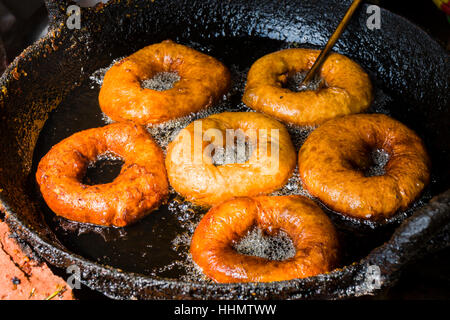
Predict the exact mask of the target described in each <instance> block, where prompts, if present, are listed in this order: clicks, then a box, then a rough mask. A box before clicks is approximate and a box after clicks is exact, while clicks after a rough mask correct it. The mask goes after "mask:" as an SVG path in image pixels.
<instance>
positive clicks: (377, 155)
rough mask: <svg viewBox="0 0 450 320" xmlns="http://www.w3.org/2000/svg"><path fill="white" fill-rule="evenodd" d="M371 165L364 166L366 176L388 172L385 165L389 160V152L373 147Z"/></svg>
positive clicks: (370, 158)
mask: <svg viewBox="0 0 450 320" xmlns="http://www.w3.org/2000/svg"><path fill="white" fill-rule="evenodd" d="M369 161H370V165H369V166H368V167H366V168H364V170H363V172H364V176H366V177H375V176H382V175H384V174H385V173H386V171H385V166H386V164H387V163H388V162H389V153H388V152H387V151H386V150H384V149H373V150H371V151H370V157H369Z"/></svg>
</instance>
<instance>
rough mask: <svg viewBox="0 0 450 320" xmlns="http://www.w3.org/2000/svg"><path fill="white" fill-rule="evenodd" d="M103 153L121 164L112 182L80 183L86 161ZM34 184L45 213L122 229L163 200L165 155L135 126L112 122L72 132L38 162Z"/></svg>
mask: <svg viewBox="0 0 450 320" xmlns="http://www.w3.org/2000/svg"><path fill="white" fill-rule="evenodd" d="M107 152H110V153H113V154H115V155H117V156H120V157H121V158H122V159H123V161H124V164H123V166H122V169H121V171H120V174H119V175H118V176H117V177H116V179H114V181H113V182H111V183H106V184H98V185H92V186H89V185H85V184H83V183H82V182H81V179H82V178H83V176H84V174H85V172H86V169H87V166H88V164H89V162H92V161H95V160H96V159H97V157H98V156H99V155H102V154H105V153H107ZM36 179H37V182H38V184H39V186H40V189H41V193H42V195H43V197H44V199H45V201H46V202H47V204H48V206H49V207H50V209H52V210H53V212H54V213H56V214H57V215H60V216H63V217H65V218H67V219H70V220H74V221H78V222H85V223H93V224H97V225H104V226H110V225H114V226H118V227H122V226H125V225H128V224H131V223H133V222H135V221H137V220H139V219H141V218H142V217H144V216H145V215H147V214H148V213H149V212H150V211H152V210H154V209H156V208H157V207H158V206H159V205H160V203H161V202H162V200H163V199H165V198H166V196H167V195H168V188H169V186H168V181H167V174H166V170H165V167H164V155H163V153H162V151H161V149H160V148H159V146H158V145H156V143H155V142H154V141H153V140H152V138H151V137H150V136H149V135H148V134H147V132H146V131H145V130H144V129H143V128H141V127H140V126H137V125H133V124H130V123H115V124H111V125H108V126H105V127H102V128H94V129H89V130H85V131H81V132H78V133H75V134H74V135H72V136H70V137H69V138H67V139H64V140H63V141H61V142H59V143H58V144H56V145H55V146H53V148H52V149H51V150H50V151H49V152H48V153H47V154H46V155H45V156H44V157H43V158H42V159H41V161H40V163H39V166H38V169H37V172H36Z"/></svg>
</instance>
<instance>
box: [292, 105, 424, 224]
mask: <svg viewBox="0 0 450 320" xmlns="http://www.w3.org/2000/svg"><path fill="white" fill-rule="evenodd" d="M376 149H384V150H385V151H386V152H387V153H388V154H389V156H390V158H389V161H388V162H387V164H386V165H385V167H384V171H385V174H384V175H381V176H370V177H366V176H365V175H364V172H363V170H364V169H365V168H368V167H369V166H370V165H371V162H372V160H371V156H370V154H371V151H373V150H376ZM299 171H300V176H301V179H302V181H303V183H304V185H305V187H306V189H307V190H308V191H309V192H310V193H311V194H312V195H313V196H315V197H318V198H319V199H320V200H321V201H322V202H324V203H325V204H326V205H327V206H329V207H330V208H331V209H333V210H336V211H338V212H341V213H343V214H345V215H348V216H351V217H355V218H362V219H371V220H379V219H382V218H389V217H391V216H392V215H393V214H394V213H395V212H396V211H397V210H399V209H401V210H403V209H406V208H407V207H408V205H409V204H410V203H411V202H412V201H414V200H415V199H416V198H417V197H418V196H419V194H420V193H421V191H422V189H423V188H424V187H425V185H427V184H428V182H429V179H430V160H429V158H428V155H427V152H426V150H425V147H424V145H423V143H422V141H421V139H420V138H419V137H418V136H417V135H416V134H415V133H414V132H413V131H412V130H410V129H408V128H407V127H406V126H405V125H403V124H402V123H400V122H398V121H396V120H394V119H392V118H390V117H388V116H385V115H382V114H360V115H350V116H345V117H341V118H337V119H333V120H330V121H328V122H326V123H325V124H323V125H322V126H320V127H319V128H318V129H316V130H315V131H313V132H312V133H311V135H310V136H309V137H308V138H307V140H306V141H305V143H304V144H303V146H302V148H301V149H300V152H299Z"/></svg>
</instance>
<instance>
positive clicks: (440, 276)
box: [0, 0, 450, 300]
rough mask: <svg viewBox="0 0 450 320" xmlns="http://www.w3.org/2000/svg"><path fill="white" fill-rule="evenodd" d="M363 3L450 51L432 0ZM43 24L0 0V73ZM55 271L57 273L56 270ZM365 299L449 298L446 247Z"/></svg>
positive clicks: (22, 1) (37, 7) (448, 31)
mask: <svg viewBox="0 0 450 320" xmlns="http://www.w3.org/2000/svg"><path fill="white" fill-rule="evenodd" d="M83 1H84V2H87V1H89V0H83ZM274 1H276V0H274ZM367 2H370V3H373V4H377V5H379V6H380V7H383V8H386V9H388V10H390V11H393V12H395V13H397V14H399V15H401V16H404V17H405V18H407V19H408V20H410V21H412V22H414V23H415V24H417V25H419V26H420V27H421V28H422V29H424V30H425V31H426V32H428V33H429V34H430V35H431V36H432V37H433V38H434V39H436V40H437V41H438V42H439V43H440V44H441V45H442V47H443V48H446V50H447V51H450V22H449V21H448V20H447V17H446V15H445V14H444V13H443V12H442V11H439V10H438V8H437V7H436V6H435V5H434V3H433V2H432V0H419V1H406V0H379V1H367ZM47 23H48V19H47V12H46V9H45V7H44V6H43V0H0V72H3V70H4V69H5V67H6V66H7V64H8V63H9V62H11V61H12V60H13V59H14V57H16V56H17V55H18V54H20V52H21V51H22V50H23V49H24V48H25V47H27V46H28V45H30V44H31V43H33V42H34V41H35V40H36V39H38V38H39V37H41V36H42V35H44V34H45V33H46V28H47ZM55 272H56V273H60V271H59V270H55ZM62 276H65V275H64V274H62ZM74 293H75V296H76V297H77V298H79V299H87V298H91V299H103V298H104V296H103V295H101V294H99V293H96V292H93V291H91V290H89V289H88V288H83V289H81V290H75V292H74ZM369 298H370V299H446V300H450V248H448V249H446V250H443V251H441V252H439V253H437V254H430V255H429V256H427V257H426V258H424V259H422V260H420V261H417V262H416V263H414V264H412V265H410V266H408V267H407V268H406V269H405V270H404V272H403V275H402V278H401V279H400V281H399V282H398V283H397V285H395V286H394V287H392V288H391V289H389V290H387V291H386V292H384V293H382V294H380V295H379V296H376V297H369ZM364 299H368V298H364Z"/></svg>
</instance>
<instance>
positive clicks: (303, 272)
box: [190, 196, 338, 282]
mask: <svg viewBox="0 0 450 320" xmlns="http://www.w3.org/2000/svg"><path fill="white" fill-rule="evenodd" d="M255 226H256V227H258V228H260V229H262V230H263V231H265V232H267V233H268V234H269V235H274V234H276V233H277V232H278V231H279V230H282V231H284V232H286V233H287V234H288V235H289V237H290V238H291V240H292V242H293V244H294V247H295V250H296V253H295V256H294V257H292V258H289V259H286V260H283V261H275V260H269V259H265V258H261V257H255V256H248V255H243V254H240V253H238V252H237V251H236V250H234V249H233V244H235V243H236V242H238V241H239V240H240V239H241V238H242V237H244V236H245V235H246V233H247V232H248V231H249V230H250V229H251V228H253V227H255ZM190 252H191V254H192V258H193V260H194V262H195V263H196V264H197V265H198V266H199V267H200V268H201V269H202V271H203V273H204V274H205V275H206V276H208V277H209V278H211V279H213V280H214V281H216V282H270V281H282V280H291V279H296V278H305V277H311V276H314V275H317V274H320V273H325V272H328V271H331V270H332V269H333V268H334V267H335V266H336V262H337V256H338V240H337V236H336V232H335V229H334V227H333V224H332V223H331V221H330V220H329V218H328V217H327V216H326V215H325V214H324V213H323V211H322V210H321V209H320V208H319V206H317V205H316V204H315V203H314V202H313V201H312V200H310V199H308V198H305V197H302V196H279V197H270V196H261V197H254V198H247V197H244V198H236V199H233V200H230V201H226V202H224V203H222V204H220V205H218V206H215V207H213V208H212V209H211V210H210V211H209V212H208V213H207V214H206V215H205V216H204V217H203V219H202V220H201V221H200V224H199V225H198V227H197V229H196V230H195V232H194V235H193V237H192V242H191V249H190Z"/></svg>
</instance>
